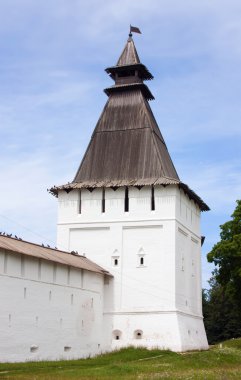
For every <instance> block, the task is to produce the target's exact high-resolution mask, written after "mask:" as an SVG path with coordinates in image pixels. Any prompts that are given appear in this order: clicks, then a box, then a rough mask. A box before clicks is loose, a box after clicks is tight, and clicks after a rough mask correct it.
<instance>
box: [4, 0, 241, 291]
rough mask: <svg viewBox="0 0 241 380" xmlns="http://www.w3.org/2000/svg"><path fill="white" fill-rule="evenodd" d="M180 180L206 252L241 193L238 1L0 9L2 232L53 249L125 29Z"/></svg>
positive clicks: (11, 1) (73, 2)
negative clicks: (60, 192)
mask: <svg viewBox="0 0 241 380" xmlns="http://www.w3.org/2000/svg"><path fill="white" fill-rule="evenodd" d="M130 23H131V24H132V25H136V26H138V27H139V28H140V29H141V30H142V35H134V40H135V44H136V47H137V50H138V53H139V56H140V58H141V61H142V62H143V63H144V64H145V65H146V66H147V67H148V68H149V70H150V71H151V73H152V74H153V75H154V81H151V82H149V83H148V85H149V87H150V89H151V91H152V93H153V94H154V96H155V98H156V100H155V101H153V102H151V107H152V109H153V112H154V114H155V117H156V119H157V122H158V124H159V127H160V129H161V131H162V134H163V135H164V138H165V140H166V143H167V146H168V149H169V152H170V153H171V156H172V159H173V161H174V164H175V166H176V169H177V171H178V173H179V176H180V178H181V179H182V181H183V182H185V183H187V184H188V185H189V186H190V187H191V188H192V189H193V190H194V191H195V192H196V193H198V194H199V195H200V196H201V197H202V198H203V199H204V200H205V201H206V203H207V204H208V205H209V206H210V208H211V211H210V212H208V213H203V214H202V234H203V235H205V236H206V241H205V244H204V246H203V283H204V286H207V284H206V281H207V279H208V278H209V277H210V271H211V269H212V267H211V266H210V265H208V264H207V263H206V259H205V256H206V253H207V252H208V251H209V250H210V249H211V247H212V246H213V244H215V242H217V241H218V239H219V225H220V224H222V223H224V222H225V221H227V220H228V219H229V217H230V215H231V213H232V212H233V210H234V208H235V200H236V199H240V194H241V176H240V172H241V170H240V169H241V149H240V145H241V125H240V124H241V85H240V83H241V69H240V68H241V43H240V41H241V2H240V0H227V1H222V0H212V1H211V0H208V1H206V0H192V1H188V0H183V1H180V0H132V1H129V0H128V1H127V0H112V1H110V0H105V1H97V0H89V1H85V0H82V1H81V0H49V1H48V2H47V1H36V0H1V1H0V57H1V58H0V170H1V186H0V230H1V231H6V232H9V233H10V232H12V233H14V234H17V235H19V236H21V237H23V238H25V239H28V240H31V241H35V242H42V241H43V242H46V243H48V244H51V245H53V246H54V245H55V236H56V221H57V201H56V199H55V198H54V197H52V196H51V195H49V194H48V193H47V191H46V189H47V188H49V187H51V186H52V185H57V184H63V183H66V182H67V181H71V180H72V179H73V177H74V174H75V172H76V170H77V168H78V165H79V163H80V160H81V158H82V155H83V153H84V151H85V149H86V146H87V143H88V141H89V138H90V135H91V133H92V131H93V128H94V127H95V124H96V122H97V120H98V118H99V115H100V112H101V111H102V108H103V106H104V104H105V102H106V100H107V98H106V95H105V94H104V93H103V89H104V88H105V87H108V86H109V85H111V84H112V83H111V80H110V79H109V78H108V76H107V75H106V73H105V72H104V69H105V68H106V67H108V66H111V65H113V64H115V63H116V61H117V58H118V57H119V55H120V53H121V51H122V49H123V46H124V44H125V42H126V39H127V36H128V26H129V24H130Z"/></svg>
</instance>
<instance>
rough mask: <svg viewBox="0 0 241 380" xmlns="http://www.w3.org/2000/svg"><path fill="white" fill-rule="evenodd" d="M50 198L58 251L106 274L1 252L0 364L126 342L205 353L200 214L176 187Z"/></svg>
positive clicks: (74, 193)
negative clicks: (81, 257) (55, 203)
mask: <svg viewBox="0 0 241 380" xmlns="http://www.w3.org/2000/svg"><path fill="white" fill-rule="evenodd" d="M105 194H106V205H105V209H106V212H105V213H102V212H101V197H102V191H101V189H95V190H94V191H93V192H89V191H88V190H82V192H81V214H80V213H79V191H78V190H73V191H71V192H70V193H68V194H67V193H66V192H60V194H59V220H58V247H59V248H60V249H64V250H77V251H78V252H79V253H80V254H86V256H87V257H88V258H89V259H91V260H93V261H95V262H96V263H98V264H100V265H101V266H102V267H104V268H106V269H107V270H109V271H110V272H111V273H112V274H113V275H114V278H108V279H104V278H103V276H102V275H100V274H95V273H92V272H88V271H84V270H80V269H76V268H72V267H71V268H70V267H68V266H67V265H56V264H54V263H52V262H48V261H46V260H39V259H36V258H31V257H27V256H21V255H20V254H17V253H16V254H14V253H6V252H4V251H1V252H0V305H1V313H0V338H1V339H0V361H25V360H55V359H62V358H63V359H70V358H80V357H86V356H88V355H95V354H98V353H100V352H104V351H108V350H111V349H115V348H119V347H124V346H128V345H135V346H145V347H149V348H151V347H159V348H165V349H171V350H174V351H184V350H188V349H206V348H208V345H207V339H206V334H205V330H204V326H203V320H202V309H201V263H200V246H201V244H200V211H199V209H198V207H197V206H196V205H195V204H194V202H193V201H190V200H189V198H188V197H186V196H185V194H184V193H183V191H182V190H181V191H180V190H179V189H178V187H175V186H167V187H161V186H158V187H156V188H155V211H151V189H150V188H149V187H143V188H142V189H141V190H138V189H136V188H130V189H129V198H130V199H129V212H125V211H124V189H123V188H120V189H117V190H116V191H114V190H112V189H106V192H105Z"/></svg>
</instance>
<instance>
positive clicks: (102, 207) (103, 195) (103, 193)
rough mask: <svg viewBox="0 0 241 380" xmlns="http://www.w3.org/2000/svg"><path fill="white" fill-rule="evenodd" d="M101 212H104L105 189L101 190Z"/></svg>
mask: <svg viewBox="0 0 241 380" xmlns="http://www.w3.org/2000/svg"><path fill="white" fill-rule="evenodd" d="M101 212H103V213H104V212H105V189H104V188H103V189H102V203H101Z"/></svg>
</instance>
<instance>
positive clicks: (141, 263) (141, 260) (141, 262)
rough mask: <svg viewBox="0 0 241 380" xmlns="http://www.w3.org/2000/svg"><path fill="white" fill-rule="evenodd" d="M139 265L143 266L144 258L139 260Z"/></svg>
mask: <svg viewBox="0 0 241 380" xmlns="http://www.w3.org/2000/svg"><path fill="white" fill-rule="evenodd" d="M140 265H144V257H141V258H140Z"/></svg>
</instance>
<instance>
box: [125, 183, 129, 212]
mask: <svg viewBox="0 0 241 380" xmlns="http://www.w3.org/2000/svg"><path fill="white" fill-rule="evenodd" d="M128 211H129V189H128V187H126V188H125V212H128Z"/></svg>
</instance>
